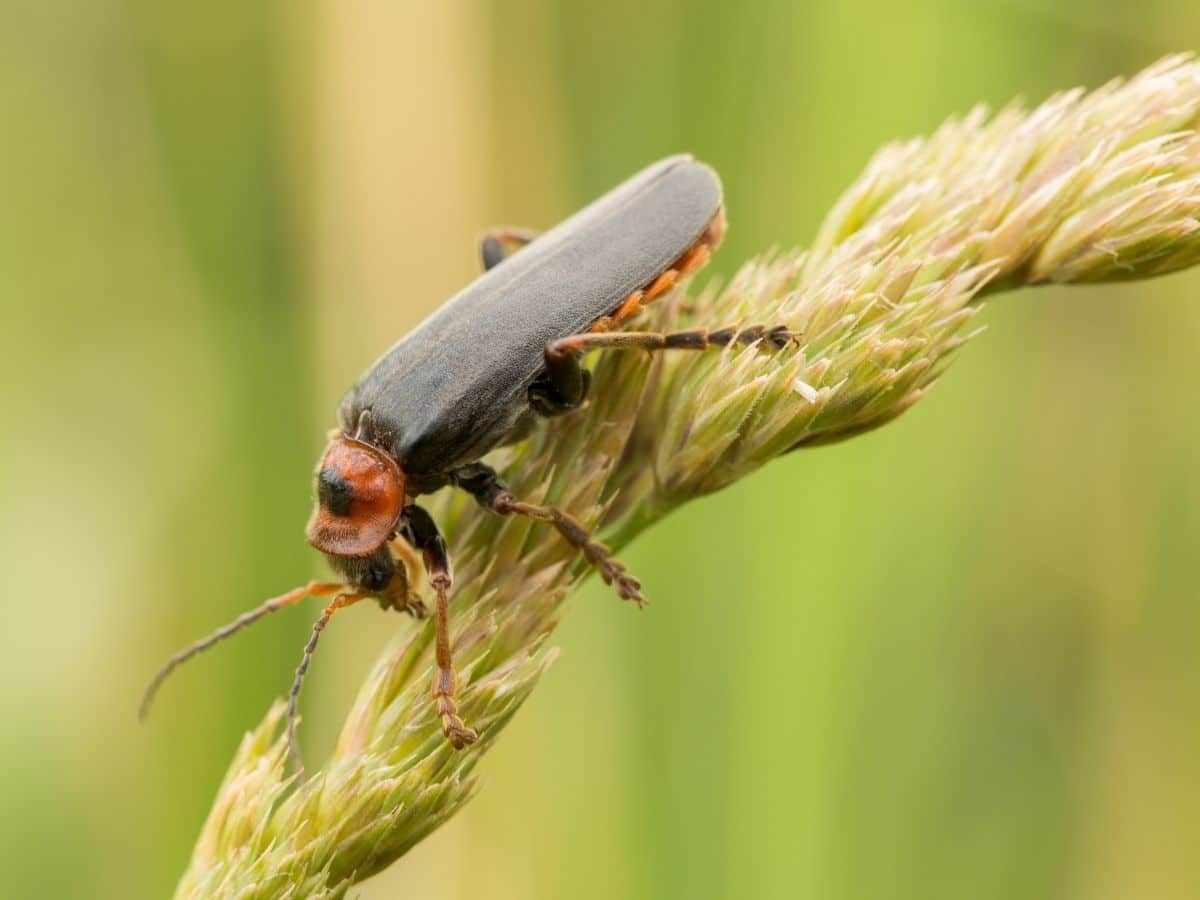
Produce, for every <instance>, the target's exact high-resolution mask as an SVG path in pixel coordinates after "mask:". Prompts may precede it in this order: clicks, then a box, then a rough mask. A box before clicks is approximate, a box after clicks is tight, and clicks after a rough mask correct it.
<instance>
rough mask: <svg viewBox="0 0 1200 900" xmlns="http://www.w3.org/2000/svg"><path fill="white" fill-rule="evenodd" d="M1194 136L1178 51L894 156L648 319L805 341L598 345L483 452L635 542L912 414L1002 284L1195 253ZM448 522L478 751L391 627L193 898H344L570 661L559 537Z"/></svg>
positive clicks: (1126, 270)
mask: <svg viewBox="0 0 1200 900" xmlns="http://www.w3.org/2000/svg"><path fill="white" fill-rule="evenodd" d="M1198 128H1200V64H1197V63H1196V62H1195V61H1193V60H1192V59H1191V58H1190V57H1173V58H1170V59H1166V60H1163V61H1162V62H1160V63H1158V64H1156V65H1154V66H1153V67H1151V68H1150V69H1147V70H1146V71H1144V72H1142V73H1141V74H1140V75H1138V76H1137V77H1135V78H1133V79H1132V80H1130V81H1128V82H1113V83H1112V84H1109V85H1107V86H1106V87H1103V88H1101V89H1099V90H1097V91H1095V92H1092V93H1090V94H1085V93H1083V92H1082V91H1072V92H1069V93H1065V94H1062V95H1059V96H1056V97H1053V98H1051V99H1050V100H1048V101H1047V102H1046V103H1044V104H1042V105H1041V106H1039V107H1038V108H1036V109H1034V110H1032V111H1029V112H1025V111H1022V110H1021V109H1020V108H1019V107H1017V106H1012V107H1009V108H1007V109H1005V110H1004V111H1002V112H1000V113H999V114H998V115H996V116H994V117H992V118H990V119H989V118H988V116H987V114H986V112H985V111H984V110H982V109H977V110H975V111H973V112H972V113H970V114H969V115H968V116H966V117H965V118H963V119H961V120H952V121H950V122H948V123H946V124H945V125H944V126H942V127H941V128H940V129H939V130H938V131H937V132H936V133H935V134H934V135H933V136H931V137H929V138H924V139H918V140H913V141H909V142H906V143H902V144H896V145H892V146H888V147H885V148H884V149H883V150H881V151H880V152H879V153H878V154H877V155H876V157H875V158H874V159H873V160H872V161H871V163H870V164H869V165H868V166H867V169H866V171H865V172H864V174H863V175H862V176H861V177H860V178H859V179H858V180H857V181H856V182H855V183H854V184H853V185H852V186H851V187H850V189H849V190H848V191H847V192H846V193H845V194H844V195H843V197H842V198H841V199H840V200H839V201H838V203H837V204H836V205H835V207H834V209H833V211H832V212H831V213H830V215H829V216H828V218H827V219H826V221H825V223H824V224H823V225H822V227H821V229H820V232H819V234H818V236H817V239H816V241H815V243H814V245H813V247H812V248H811V249H810V250H809V251H808V252H807V253H774V254H767V255H765V256H762V257H760V258H758V259H755V260H752V261H751V262H749V263H747V264H746V265H745V266H743V267H742V269H741V270H740V271H739V273H738V274H737V275H736V276H735V277H734V278H733V280H732V281H731V283H730V284H729V285H728V286H726V287H725V288H724V289H722V290H719V291H718V290H709V291H706V292H704V293H702V294H700V295H699V296H697V297H694V298H691V299H688V298H686V297H684V296H682V295H681V294H676V295H674V296H672V297H669V298H666V299H664V300H662V301H659V302H658V303H656V304H654V305H653V306H651V307H650V308H649V309H648V310H647V311H646V313H645V314H644V318H645V320H646V321H645V322H644V324H639V326H638V327H639V329H642V328H644V329H646V330H650V329H653V330H675V329H679V328H687V327H692V326H700V325H703V326H706V327H720V326H725V325H731V324H740V325H751V324H767V325H773V324H777V323H782V324H786V325H787V326H789V327H790V328H791V329H793V330H795V331H798V332H801V334H802V337H801V339H800V342H799V345H798V346H797V347H795V348H791V349H788V350H786V351H784V352H782V353H778V354H775V353H765V352H761V351H760V350H759V349H757V348H754V347H750V348H727V349H725V350H723V351H719V352H717V351H710V352H707V353H690V352H686V351H677V352H673V353H659V354H655V355H654V356H648V355H644V354H637V353H626V352H609V353H600V354H597V356H596V360H595V363H596V364H595V371H594V379H593V383H594V385H595V390H594V391H593V392H592V395H591V399H590V401H589V403H588V404H587V406H586V407H585V408H584V409H582V410H580V411H578V412H577V413H574V414H572V415H571V416H570V417H567V418H564V419H562V420H556V421H553V422H548V423H546V424H545V425H544V426H543V427H542V428H541V429H540V430H539V431H538V432H537V433H536V434H535V435H533V437H531V438H530V439H529V440H528V441H526V442H524V443H523V444H521V445H520V446H517V447H514V448H507V449H505V450H502V451H499V452H497V453H496V454H495V455H494V456H493V457H491V458H490V461H491V462H493V463H494V464H495V466H496V468H497V469H498V470H499V471H500V472H501V474H502V475H503V477H504V478H505V480H506V482H507V483H508V484H509V485H510V487H511V489H512V491H513V493H514V494H515V495H516V496H518V497H521V498H522V499H527V500H530V501H534V502H546V503H553V504H556V505H558V506H560V507H562V508H564V509H566V510H567V511H569V512H570V513H572V514H573V515H575V516H576V517H577V518H579V519H580V520H581V521H583V522H585V523H587V524H589V525H594V526H596V528H597V529H598V532H599V534H600V535H601V537H603V538H604V539H605V540H607V541H608V542H609V543H610V544H612V545H613V546H614V548H617V549H619V548H620V547H621V546H623V545H624V544H626V543H627V542H629V541H630V540H632V539H633V538H634V537H635V536H636V535H637V534H638V533H640V532H641V531H642V530H643V529H645V528H646V527H647V526H648V525H650V524H652V523H653V522H655V521H657V520H658V519H659V518H661V517H662V516H664V515H666V514H667V513H668V512H670V511H671V510H672V509H674V508H676V507H677V506H679V505H681V504H682V503H684V502H686V501H687V500H689V499H691V498H694V497H699V496H702V495H704V494H707V493H710V492H712V491H715V490H719V489H720V488H723V487H725V486H727V485H729V484H732V483H733V482H734V481H737V480H738V479H739V478H741V477H743V476H744V475H747V474H749V473H750V472H752V471H754V470H755V469H757V468H759V467H760V466H762V465H763V464H764V463H766V462H768V461H770V460H772V459H774V458H776V457H778V456H781V455H783V454H785V453H788V452H789V451H791V450H793V449H796V448H798V447H803V446H808V445H815V444H822V443H829V442H832V441H837V440H841V439H844V438H847V437H851V436H853V435H856V434H859V433H862V432H865V431H868V430H870V429H873V428H876V427H878V426H880V425H882V424H884V423H886V422H888V421H890V420H892V419H894V418H896V417H897V416H899V415H900V414H901V413H902V412H904V411H905V410H907V409H908V408H909V407H911V406H912V405H913V404H914V403H916V402H917V401H918V400H919V399H920V398H921V397H922V396H923V395H924V393H925V392H926V391H927V390H928V388H929V387H930V386H931V385H932V384H933V383H934V382H935V381H936V380H937V379H938V377H939V376H940V375H941V374H942V372H944V371H945V369H946V367H947V365H948V363H949V361H950V359H951V357H952V355H953V353H954V351H956V350H957V349H958V348H959V347H961V346H962V345H963V344H964V343H965V342H966V341H967V340H968V339H969V338H970V337H971V335H972V334H973V333H974V332H973V331H971V330H970V329H969V323H970V321H971V320H972V318H973V317H974V316H975V314H976V313H977V312H978V310H979V308H980V304H979V300H980V298H981V297H982V296H984V295H986V294H988V293H991V292H996V291H1000V290H1008V289H1014V288H1018V287H1025V286H1031V285H1037V284H1044V283H1049V282H1058V283H1087V282H1099V281H1115V280H1123V279H1131V278H1146V277H1150V276H1153V275H1159V274H1163V273H1166V272H1172V271H1176V270H1179V269H1182V268H1185V267H1187V266H1189V265H1192V264H1193V263H1195V262H1196V261H1197V260H1200V134H1198V133H1197V130H1198ZM734 225H735V226H736V221H735V222H734ZM431 512H432V513H433V514H434V516H435V518H436V519H437V520H438V522H439V523H440V524H441V525H442V528H443V530H444V531H445V533H446V536H447V540H448V542H449V545H450V548H451V551H452V553H453V556H454V559H455V565H456V572H455V587H454V594H453V601H452V613H453V618H452V633H453V635H454V636H455V640H456V646H455V659H456V662H457V665H458V669H459V673H460V685H461V690H460V707H461V710H462V713H463V718H464V719H465V720H466V721H467V722H468V723H469V724H471V725H472V726H474V727H476V728H477V729H479V730H480V732H481V740H480V742H479V744H477V745H475V746H474V747H472V748H470V749H468V750H466V751H462V752H459V751H455V750H453V749H451V748H450V746H449V745H448V744H447V743H446V742H445V741H444V739H443V738H442V735H441V731H440V728H439V725H438V720H437V717H436V716H435V715H434V712H433V704H432V702H431V700H430V695H429V688H430V684H431V680H432V673H433V668H432V647H433V627H432V623H431V622H424V623H409V622H408V621H407V620H405V621H404V622H400V620H397V621H398V622H400V625H401V627H400V634H399V635H398V637H397V640H396V642H395V643H394V644H393V645H392V646H391V647H390V648H389V649H388V650H387V651H386V652H385V653H384V655H383V656H382V658H381V659H380V660H379V661H378V662H377V663H376V665H375V666H374V668H373V670H372V671H371V673H370V675H369V676H368V677H367V680H366V682H365V684H364V685H363V687H362V689H361V691H360V692H359V695H358V698H357V700H356V701H355V703H354V706H353V708H352V709H351V711H350V714H349V717H348V718H347V721H346V724H345V726H344V728H343V730H342V733H341V737H340V738H339V740H338V744H337V748H336V750H335V751H334V754H333V757H332V759H330V760H329V761H328V762H327V763H326V764H325V766H324V767H323V768H322V769H321V770H319V771H317V772H315V773H313V774H311V776H309V777H308V778H307V780H305V781H304V782H303V783H300V784H296V783H294V780H293V779H291V778H289V777H288V775H287V773H286V770H285V756H286V747H285V744H284V742H283V740H282V737H281V734H280V720H281V715H282V706H281V705H277V706H275V707H274V708H273V709H272V710H271V711H270V712H269V713H268V715H267V717H266V719H265V720H264V721H263V723H262V724H261V725H260V726H259V727H258V729H257V730H255V731H254V732H253V733H251V734H249V735H248V736H247V737H246V738H245V739H244V740H243V742H242V744H241V747H240V748H239V750H238V752H237V755H236V756H235V758H234V760H233V763H232V765H231V766H230V769H229V772H228V774H227V776H226V778H225V781H224V783H223V784H222V785H221V788H220V791H219V792H218V795H217V799H216V802H215V804H214V806H213V809H212V812H211V813H210V815H209V818H208V821H207V822H206V823H205V826H204V829H203V831H202V833H201V835H200V838H199V840H198V842H197V844H196V848H195V851H194V854H193V857H192V860H191V864H190V866H189V868H188V871H187V872H186V873H185V874H184V876H183V878H182V880H181V882H180V884H179V887H178V892H177V896H179V897H211V896H222V897H225V896H236V897H255V898H268V897H341V896H343V895H344V894H345V892H346V891H347V889H348V888H349V887H350V886H351V885H352V884H354V883H356V882H358V881H361V880H363V879H365V878H367V877H369V876H370V875H372V874H374V873H376V872H379V871H380V870H382V869H383V868H385V867H387V866H388V865H389V864H391V863H392V862H393V861H395V860H396V859H397V858H399V857H400V856H401V855H403V854H404V853H405V852H406V851H407V850H408V849H409V848H410V847H412V846H413V845H414V844H416V843H417V842H418V841H420V840H421V839H422V838H424V837H425V836H426V835H428V834H429V833H430V832H432V831H433V830H434V829H435V828H437V827H438V826H439V825H441V824H442V823H443V822H445V821H446V820H447V819H449V818H450V817H451V816H452V815H454V814H455V812H457V811H458V810H459V809H460V808H461V807H462V806H463V804H464V803H466V801H467V800H468V799H469V798H470V796H471V794H472V791H473V789H474V786H475V779H474V777H473V775H472V771H473V769H474V767H475V764H476V762H477V761H478V759H479V758H480V756H481V755H482V753H483V752H484V751H485V750H486V749H487V748H488V747H489V746H490V745H491V743H492V742H493V741H494V740H495V739H496V738H497V736H498V735H499V733H500V731H501V729H502V727H503V726H504V724H505V723H506V722H507V721H508V720H509V718H510V717H511V716H512V715H513V714H514V713H515V712H516V711H517V709H518V708H519V707H520V706H521V704H522V702H523V701H524V700H525V699H526V697H528V696H529V693H530V692H531V691H532V690H533V687H534V685H535V684H536V683H537V680H538V678H539V677H540V675H541V674H542V672H543V671H544V670H545V669H546V667H547V666H548V665H549V664H550V662H551V661H552V660H553V657H554V651H553V649H552V648H549V647H548V646H546V638H547V637H548V636H549V634H550V632H551V631H553V629H554V626H555V625H556V624H557V621H558V615H559V610H560V606H561V605H562V603H563V601H564V600H565V599H566V598H567V596H568V595H569V594H570V592H571V590H572V589H573V588H574V587H575V586H576V585H577V584H578V583H579V581H580V580H581V579H582V578H583V577H584V576H586V575H587V574H588V573H587V570H586V568H584V567H582V566H581V565H580V564H579V561H578V560H577V559H576V558H575V557H574V555H573V554H572V553H571V552H570V549H569V548H568V547H567V546H566V544H565V543H564V542H563V541H562V540H561V539H560V538H559V536H558V534H557V533H556V532H555V531H554V529H552V528H549V527H546V526H545V525H541V524H538V523H531V522H528V521H525V520H520V519H501V518H499V517H496V516H494V515H492V514H490V513H488V512H485V511H483V510H481V509H479V508H478V507H476V506H475V505H474V504H473V502H472V501H470V500H469V499H468V498H465V497H463V496H462V495H460V494H458V493H454V492H449V491H446V492H442V493H441V494H439V495H438V496H436V497H435V498H433V503H432V504H431ZM616 602H617V601H616V600H615V597H614V606H615V605H616Z"/></svg>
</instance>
